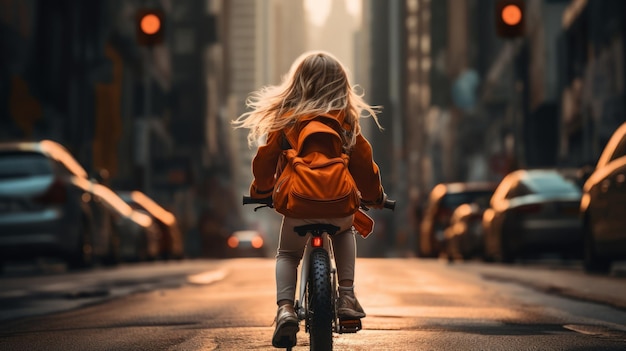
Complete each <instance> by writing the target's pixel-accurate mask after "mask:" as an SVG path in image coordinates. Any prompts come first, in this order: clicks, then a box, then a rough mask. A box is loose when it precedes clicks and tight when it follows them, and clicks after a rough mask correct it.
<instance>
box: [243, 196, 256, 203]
mask: <svg viewBox="0 0 626 351" xmlns="http://www.w3.org/2000/svg"><path fill="white" fill-rule="evenodd" d="M254 203H256V202H254V199H253V198H251V197H250V196H246V195H244V196H243V204H244V205H248V204H254Z"/></svg>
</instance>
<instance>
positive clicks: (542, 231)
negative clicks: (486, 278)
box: [483, 169, 582, 262]
mask: <svg viewBox="0 0 626 351" xmlns="http://www.w3.org/2000/svg"><path fill="white" fill-rule="evenodd" d="M580 199H581V189H580V188H579V187H578V186H577V185H576V184H574V183H573V182H572V181H570V180H568V179H566V178H565V177H564V176H563V175H561V174H560V173H559V172H558V171H557V170H553V169H547V170H518V171H514V172H512V173H510V174H508V175H507V176H506V177H504V179H503V180H502V182H500V184H499V185H498V187H497V188H496V191H495V192H494V194H493V196H492V197H491V200H490V202H489V208H487V210H485V212H484V214H483V227H484V235H485V249H484V251H485V252H484V255H485V258H486V259H487V260H494V259H495V260H499V261H502V262H513V261H514V260H515V259H516V258H518V257H520V256H522V255H526V254H531V253H546V252H554V253H559V254H563V255H565V256H568V257H570V256H571V257H574V256H576V255H578V256H580V253H581V249H580V248H581V247H582V224H581V221H580V218H579V215H578V209H579V206H580Z"/></svg>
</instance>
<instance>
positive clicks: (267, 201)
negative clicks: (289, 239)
mask: <svg viewBox="0 0 626 351" xmlns="http://www.w3.org/2000/svg"><path fill="white" fill-rule="evenodd" d="M243 204H244V205H250V204H259V205H265V206H268V207H273V203H272V197H271V196H270V197H265V198H262V199H255V198H252V197H250V196H247V195H244V196H243ZM361 206H363V207H365V208H366V209H367V206H365V205H361ZM383 207H384V208H388V209H390V210H392V211H394V210H395V209H396V200H389V199H387V200H385V203H384V204H383Z"/></svg>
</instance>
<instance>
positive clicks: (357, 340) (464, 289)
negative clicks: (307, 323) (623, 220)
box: [0, 259, 626, 351]
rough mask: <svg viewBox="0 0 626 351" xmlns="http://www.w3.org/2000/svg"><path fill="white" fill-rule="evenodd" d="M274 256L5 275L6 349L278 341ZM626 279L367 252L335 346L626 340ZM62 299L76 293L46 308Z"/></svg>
mask: <svg viewBox="0 0 626 351" xmlns="http://www.w3.org/2000/svg"><path fill="white" fill-rule="evenodd" d="M273 267H274V262H273V260H272V259H236V260H221V261H219V260H215V261H210V260H209V261H205V260H198V261H183V262H169V263H154V264H142V265H129V266H121V267H118V268H114V269H101V270H95V271H87V272H75V273H69V274H68V273H63V272H60V273H55V274H34V275H30V276H25V277H17V276H5V277H2V278H0V284H1V286H2V288H1V290H0V312H2V315H3V316H5V315H7V313H10V314H12V315H13V317H11V318H4V322H1V323H0V350H243V349H251V350H274V348H273V347H272V346H271V343H270V339H271V334H272V331H273V326H272V321H273V317H274V313H275V305H274V276H273ZM625 288H626V279H624V277H622V276H619V275H614V276H610V277H605V276H589V275H586V274H584V273H582V272H581V271H580V269H578V268H576V267H575V266H559V265H551V264H550V265H525V264H518V265H512V266H504V265H487V264H483V263H478V262H475V263H455V264H448V263H447V262H445V261H443V260H420V259H359V260H358V262H357V279H356V289H357V294H358V297H359V299H360V301H361V303H362V305H363V306H364V308H365V310H366V312H367V314H368V316H367V317H366V318H365V319H363V327H364V330H362V331H360V332H358V333H357V334H341V335H336V337H335V338H334V344H335V348H334V349H335V350H368V351H369V350H576V351H578V350H626V309H624V306H626V304H625V302H626V298H624V297H623V296H622V294H621V292H623V291H626V289H625ZM42 291H47V292H48V295H45V294H42ZM51 292H52V293H51ZM60 301H66V302H67V301H70V302H73V303H71V304H70V303H68V305H67V306H64V307H59V308H57V309H56V310H53V309H51V308H48V309H46V308H45V306H46V305H55V306H60V305H62V304H60V303H59V302H60ZM20 311H21V312H20ZM298 337H299V339H298V345H297V347H295V348H294V350H308V345H309V342H308V335H307V334H306V333H305V332H304V330H303V328H301V331H300V333H299V334H298Z"/></svg>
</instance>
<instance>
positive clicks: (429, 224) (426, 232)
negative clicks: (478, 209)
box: [417, 182, 496, 257]
mask: <svg viewBox="0 0 626 351" xmlns="http://www.w3.org/2000/svg"><path fill="white" fill-rule="evenodd" d="M495 187H496V184H495V183H492V182H466V183H460V182H459V183H441V184H438V185H436V186H435V187H434V188H433V189H432V191H431V192H430V196H429V198H428V203H427V204H426V209H425V211H424V217H423V219H422V221H421V224H420V232H419V240H418V251H417V252H418V256H420V257H438V256H439V254H440V253H442V252H443V249H444V230H445V229H446V228H447V227H448V226H449V225H450V218H451V217H452V212H453V211H454V210H455V209H456V208H457V207H458V206H460V205H462V204H466V203H472V202H480V201H488V200H487V199H489V198H490V197H491V194H493V191H494V189H495ZM481 199H482V200H481Z"/></svg>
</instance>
